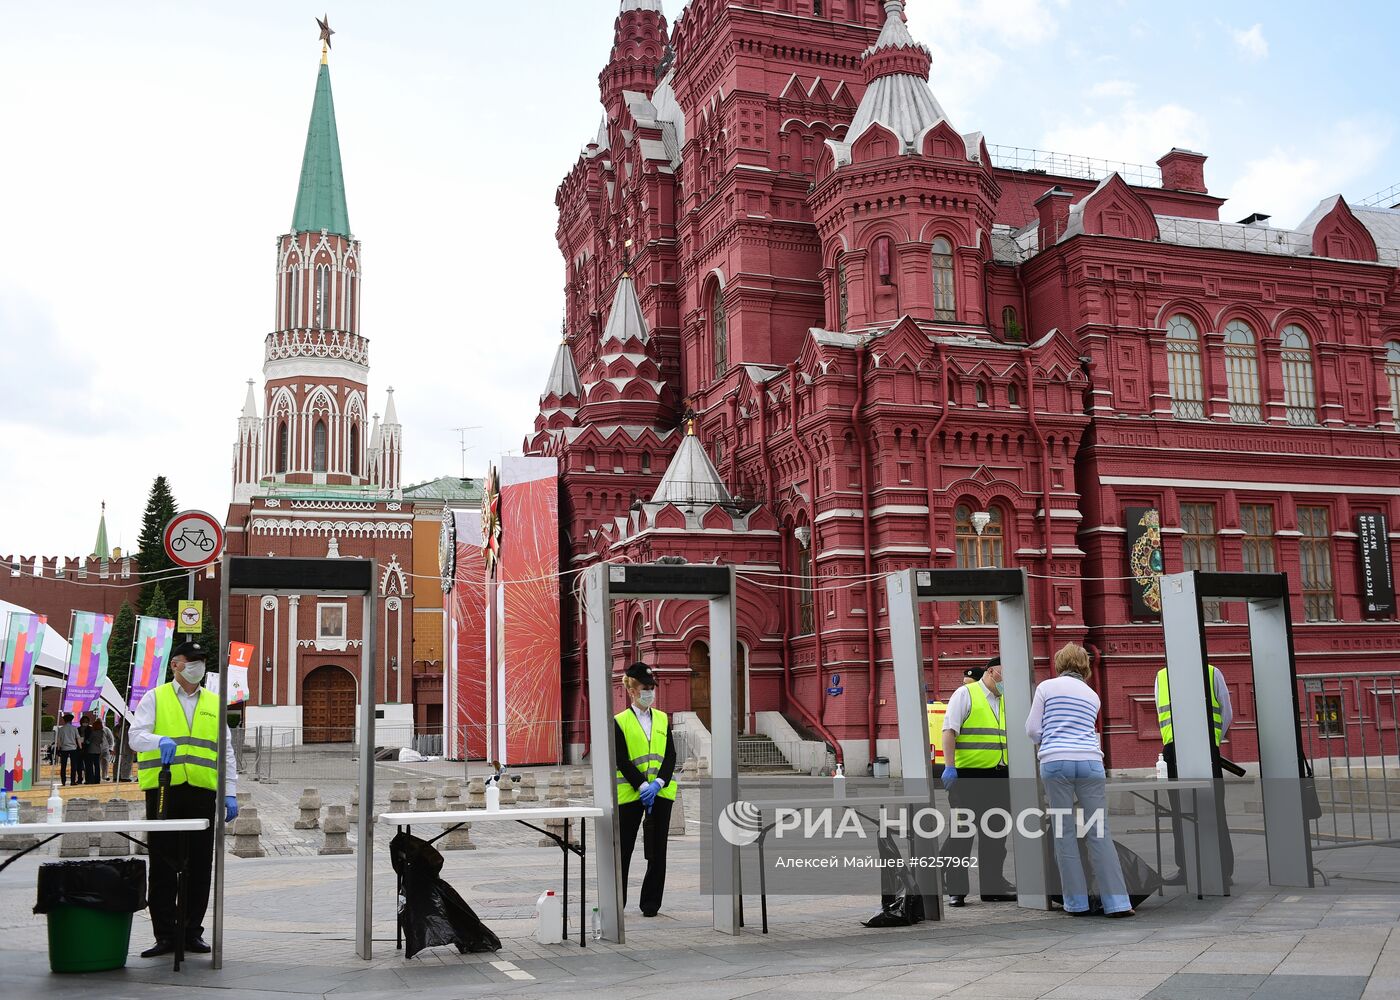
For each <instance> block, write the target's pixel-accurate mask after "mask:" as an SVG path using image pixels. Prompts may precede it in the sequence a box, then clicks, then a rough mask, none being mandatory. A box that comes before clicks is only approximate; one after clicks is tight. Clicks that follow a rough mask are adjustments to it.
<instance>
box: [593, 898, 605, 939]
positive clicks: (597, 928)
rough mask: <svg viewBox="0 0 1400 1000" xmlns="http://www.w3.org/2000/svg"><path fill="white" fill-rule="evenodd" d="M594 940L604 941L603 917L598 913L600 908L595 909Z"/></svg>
mask: <svg viewBox="0 0 1400 1000" xmlns="http://www.w3.org/2000/svg"><path fill="white" fill-rule="evenodd" d="M593 940H594V941H601V940H603V915H602V914H601V913H599V912H598V907H596V906H595V907H593Z"/></svg>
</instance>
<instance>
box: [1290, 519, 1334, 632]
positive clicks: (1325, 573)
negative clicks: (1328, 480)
mask: <svg viewBox="0 0 1400 1000" xmlns="http://www.w3.org/2000/svg"><path fill="white" fill-rule="evenodd" d="M1298 532H1299V534H1301V535H1302V537H1301V538H1300V539H1299V540H1298V560H1299V562H1301V563H1302V569H1303V617H1304V618H1305V619H1306V620H1307V621H1310V622H1330V621H1335V620H1336V617H1337V614H1336V598H1335V596H1334V594H1333V591H1332V532H1331V529H1330V528H1329V527H1328V518H1327V508H1326V507H1299V508H1298Z"/></svg>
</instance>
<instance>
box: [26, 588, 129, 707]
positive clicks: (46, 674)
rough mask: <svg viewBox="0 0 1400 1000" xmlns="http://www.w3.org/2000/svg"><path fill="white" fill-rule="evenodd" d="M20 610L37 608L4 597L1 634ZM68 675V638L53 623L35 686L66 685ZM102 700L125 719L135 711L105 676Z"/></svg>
mask: <svg viewBox="0 0 1400 1000" xmlns="http://www.w3.org/2000/svg"><path fill="white" fill-rule="evenodd" d="M12 611H18V612H20V613H21V614H26V615H30V614H33V613H34V612H32V611H30V610H29V609H28V608H24V607H20V606H19V605H18V604H11V603H10V602H9V601H0V623H3V624H2V625H0V634H3V632H4V631H5V630H6V629H8V628H9V622H10V612H12ZM67 678H68V640H67V639H65V638H63V636H62V635H60V634H59V633H58V632H57V631H55V629H54V627H53V626H52V625H46V626H44V644H43V646H42V647H41V648H40V650H39V655H38V656H37V657H36V658H35V660H34V685H35V687H60V688H61V687H62V686H63V684H64V681H65V680H67ZM101 700H102V704H103V706H104V707H106V708H110V709H111V710H112V711H114V712H116V713H117V714H118V715H119V716H121V717H122V718H123V719H128V720H129V719H130V718H131V712H130V710H129V709H128V708H127V707H126V697H125V696H124V695H123V694H122V692H120V691H118V690H117V688H116V685H114V684H113V683H112V682H111V681H109V680H107V679H106V678H103V681H102V697H101Z"/></svg>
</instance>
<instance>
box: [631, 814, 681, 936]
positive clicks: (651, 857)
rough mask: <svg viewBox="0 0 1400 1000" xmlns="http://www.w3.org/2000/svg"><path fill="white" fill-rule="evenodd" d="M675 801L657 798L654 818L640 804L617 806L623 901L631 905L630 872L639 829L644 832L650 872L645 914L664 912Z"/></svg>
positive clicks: (645, 886) (646, 882)
mask: <svg viewBox="0 0 1400 1000" xmlns="http://www.w3.org/2000/svg"><path fill="white" fill-rule="evenodd" d="M673 805H675V802H674V801H673V800H671V799H663V798H662V797H661V796H659V795H658V796H657V797H656V800H655V801H654V802H653V803H652V807H651V815H649V816H648V815H647V811H646V806H644V805H642V804H641V803H640V802H624V803H623V804H622V805H620V806H618V807H617V814H618V836H619V837H621V838H622V902H623V905H624V906H625V905H626V904H627V872H628V870H629V869H630V868H631V866H632V849H633V848H634V847H636V846H637V830H638V828H640V829H641V831H642V849H643V851H645V852H646V856H647V873H646V874H645V875H644V876H642V898H641V900H640V902H641V907H642V912H643V913H656V912H658V911H659V910H660V909H661V897H662V895H664V894H665V892H666V835H667V833H668V832H669V831H670V829H671V806H673Z"/></svg>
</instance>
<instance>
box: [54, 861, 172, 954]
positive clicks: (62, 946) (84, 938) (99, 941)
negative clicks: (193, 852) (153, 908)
mask: <svg viewBox="0 0 1400 1000" xmlns="http://www.w3.org/2000/svg"><path fill="white" fill-rule="evenodd" d="M38 897H39V898H38V901H37V902H36V903H35V904H34V912H35V913H42V914H44V915H45V916H47V917H48V922H49V968H50V969H52V970H53V971H54V972H105V971H107V970H109V969H120V968H122V967H123V966H124V965H126V952H127V948H128V947H129V946H130V944H131V915H132V914H133V913H135V912H136V911H137V910H144V909H145V908H146V863H145V861H144V860H142V859H141V858H104V859H102V860H101V861H60V862H56V863H50V864H43V865H40V866H39V886H38Z"/></svg>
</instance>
